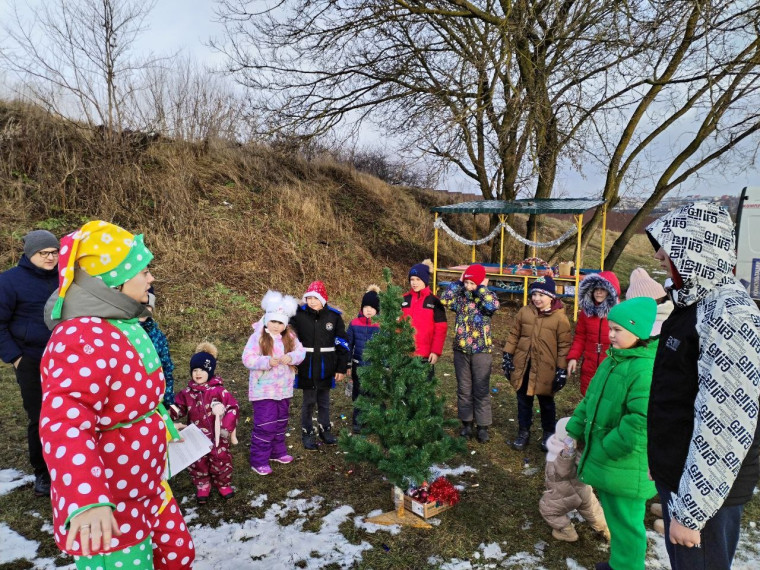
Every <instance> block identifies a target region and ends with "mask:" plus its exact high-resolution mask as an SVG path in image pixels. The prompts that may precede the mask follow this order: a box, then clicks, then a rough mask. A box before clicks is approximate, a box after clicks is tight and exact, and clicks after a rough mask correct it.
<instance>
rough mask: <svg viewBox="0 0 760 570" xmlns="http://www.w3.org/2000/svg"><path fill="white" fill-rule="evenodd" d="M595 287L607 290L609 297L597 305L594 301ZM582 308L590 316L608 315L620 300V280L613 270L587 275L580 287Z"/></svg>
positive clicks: (579, 298) (579, 296)
mask: <svg viewBox="0 0 760 570" xmlns="http://www.w3.org/2000/svg"><path fill="white" fill-rule="evenodd" d="M594 289H604V290H605V291H607V298H606V299H605V300H604V302H603V303H601V304H599V305H597V304H596V302H595V301H594ZM578 300H579V303H580V307H581V310H582V311H583V312H584V313H585V314H586V316H588V317H606V316H607V313H609V312H610V309H612V307H614V306H615V305H617V304H618V301H619V300H620V282H619V281H618V278H617V275H615V274H614V273H613V272H612V271H601V272H600V273H591V274H590V275H586V277H584V278H583V281H581V284H580V286H579V289H578Z"/></svg>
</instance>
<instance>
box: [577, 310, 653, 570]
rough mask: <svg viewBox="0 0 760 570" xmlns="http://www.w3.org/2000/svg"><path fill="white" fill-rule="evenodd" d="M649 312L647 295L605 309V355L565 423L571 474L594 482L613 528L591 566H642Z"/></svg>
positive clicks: (634, 569) (619, 569)
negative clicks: (579, 446) (604, 556)
mask: <svg viewBox="0 0 760 570" xmlns="http://www.w3.org/2000/svg"><path fill="white" fill-rule="evenodd" d="M656 315H657V303H655V301H654V299H651V298H649V297H639V298H636V299H630V300H628V301H625V302H623V303H620V304H619V305H616V306H615V307H613V308H612V309H611V310H610V312H609V314H608V316H607V319H608V320H609V326H610V333H609V336H610V349H609V351H608V358H606V359H605V360H603V361H602V363H601V364H600V365H599V368H598V369H597V371H596V374H594V378H593V380H592V381H591V384H590V385H589V388H588V392H586V396H585V397H584V398H583V400H582V401H581V403H580V404H578V407H577V408H576V410H575V412H574V413H573V417H572V418H571V419H570V421H569V422H568V424H567V433H568V435H569V436H570V438H572V439H575V440H578V441H579V442H583V443H585V449H584V450H583V455H582V456H581V459H580V462H579V463H578V478H579V479H580V480H581V481H583V482H584V483H587V484H588V485H591V486H592V487H593V488H594V489H596V491H597V494H598V495H599V501H600V502H601V503H602V508H603V509H604V516H605V517H606V519H607V524H608V525H609V528H610V533H611V534H612V539H611V541H610V560H609V562H601V563H599V564H597V565H596V570H609V569H610V568H613V569H614V570H644V560H645V557H646V550H647V536H646V528H645V527H644V513H645V511H646V501H647V499H650V498H651V497H653V496H654V494H655V488H654V483H653V482H652V481H650V480H649V476H648V469H647V430H646V428H647V407H648V404H649V388H650V385H651V383H652V368H653V366H654V356H655V352H656V351H657V340H656V339H651V340H650V337H651V334H652V325H653V324H654V321H655V317H656ZM572 439H569V438H568V440H566V442H565V443H566V445H568V446H570V445H572V443H573V442H572Z"/></svg>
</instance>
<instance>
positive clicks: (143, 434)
mask: <svg viewBox="0 0 760 570" xmlns="http://www.w3.org/2000/svg"><path fill="white" fill-rule="evenodd" d="M146 340H147V344H146ZM156 358H158V355H157V354H156V352H155V349H154V348H153V345H152V344H151V342H150V339H149V338H148V337H147V335H144V331H142V329H141V327H140V325H139V323H138V322H137V319H132V320H129V321H118V320H113V321H110V320H105V319H100V318H97V317H82V318H76V319H69V320H67V321H64V322H63V323H61V324H59V325H58V326H57V327H56V328H55V329H54V331H53V334H52V336H51V338H50V341H49V342H48V345H47V348H46V349H45V352H44V354H43V357H42V365H41V372H42V389H43V402H42V412H41V414H40V438H41V440H42V444H43V452H44V454H45V461H46V463H47V465H48V468H49V470H50V478H51V501H52V506H53V526H54V534H55V541H56V544H57V545H58V547H59V548H60V549H61V550H63V551H65V552H68V553H69V554H81V550H80V545H79V542H78V541H75V542H74V547H73V548H72V549H66V534H67V532H68V521H69V519H70V518H71V517H73V516H74V515H76V514H78V513H79V512H81V511H82V510H83V509H85V508H91V507H95V506H102V505H110V506H111V507H112V508H113V509H114V516H115V517H116V521H117V523H118V525H119V528H120V530H121V532H122V534H121V536H119V537H114V539H113V540H112V541H111V546H112V548H113V549H123V548H126V547H128V546H132V545H134V544H137V543H139V542H141V541H142V540H145V538H146V537H147V536H148V535H149V534H150V531H151V528H152V526H153V525H154V524H155V520H156V518H157V516H158V514H159V509H160V507H161V505H162V502H163V500H164V498H165V491H164V488H163V487H162V485H161V479H162V476H163V474H164V470H165V465H166V453H167V447H166V446H167V435H166V434H167V432H166V426H165V425H164V422H163V420H162V418H161V416H160V415H159V414H158V413H155V411H156V407H157V406H158V404H159V402H160V401H161V397H162V395H163V393H164V375H163V372H162V371H161V367H160V365H159V364H157V361H155V360H154V359H156ZM148 370H152V372H148ZM119 426H121V427H119Z"/></svg>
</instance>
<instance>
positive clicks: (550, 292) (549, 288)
mask: <svg viewBox="0 0 760 570" xmlns="http://www.w3.org/2000/svg"><path fill="white" fill-rule="evenodd" d="M533 291H540V292H541V293H543V294H544V295H546V296H548V297H551V298H552V299H556V298H557V288H556V287H555V285H554V279H552V278H551V277H549V276H548V275H546V276H542V277H538V278H537V279H536V280H535V281H534V282H533V283H531V284H530V287H528V293H533Z"/></svg>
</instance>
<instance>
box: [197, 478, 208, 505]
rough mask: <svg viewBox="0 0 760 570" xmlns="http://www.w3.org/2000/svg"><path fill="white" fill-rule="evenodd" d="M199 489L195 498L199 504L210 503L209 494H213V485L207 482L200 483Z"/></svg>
mask: <svg viewBox="0 0 760 570" xmlns="http://www.w3.org/2000/svg"><path fill="white" fill-rule="evenodd" d="M197 489H198V491H197V492H196V493H195V500H196V501H198V504H199V505H205V504H206V503H208V496H209V495H210V494H211V485H209V484H208V483H206V484H205V485H198V487H197Z"/></svg>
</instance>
